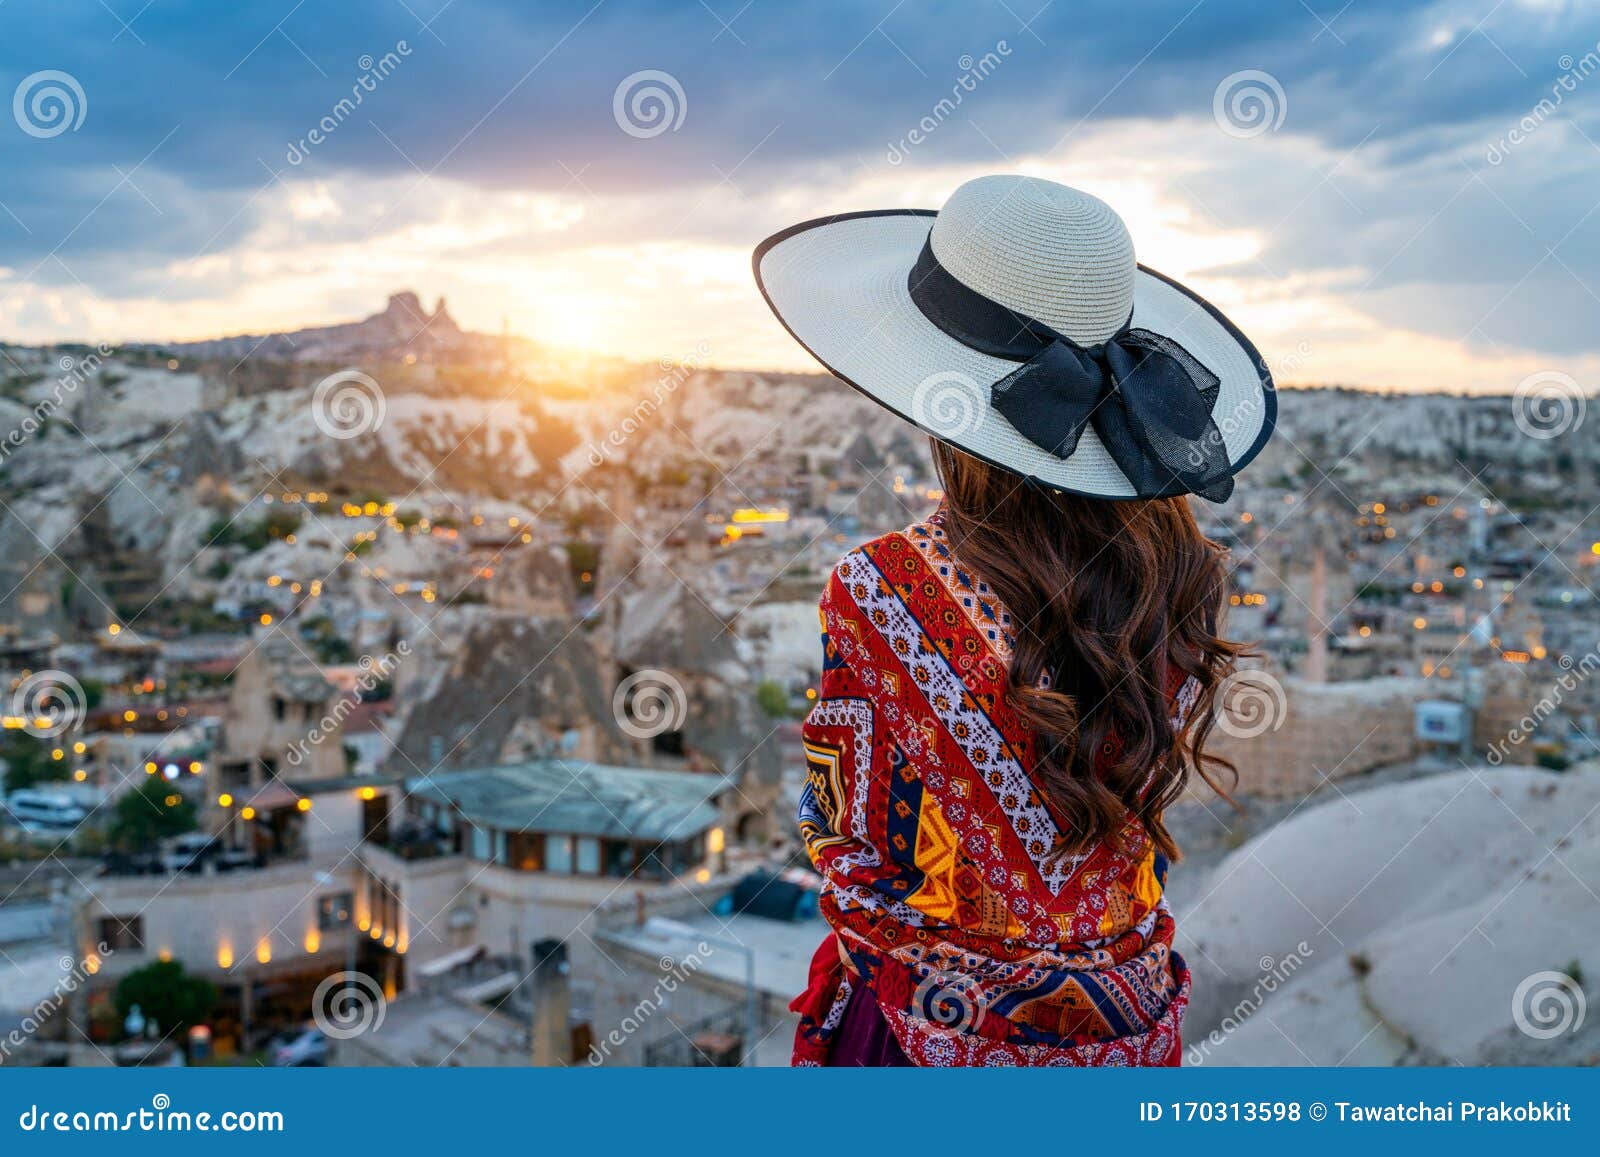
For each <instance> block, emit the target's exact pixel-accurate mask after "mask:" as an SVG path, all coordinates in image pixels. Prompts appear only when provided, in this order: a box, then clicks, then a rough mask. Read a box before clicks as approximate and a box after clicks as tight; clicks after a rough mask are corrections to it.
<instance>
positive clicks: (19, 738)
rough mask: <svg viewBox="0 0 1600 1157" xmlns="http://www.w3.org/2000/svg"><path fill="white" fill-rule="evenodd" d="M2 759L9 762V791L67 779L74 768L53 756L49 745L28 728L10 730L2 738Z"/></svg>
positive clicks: (7, 783) (7, 780)
mask: <svg viewBox="0 0 1600 1157" xmlns="http://www.w3.org/2000/svg"><path fill="white" fill-rule="evenodd" d="M0 759H4V760H5V761H6V777H5V788H6V790H7V791H21V790H22V789H23V788H29V787H33V786H34V785H36V784H41V783H54V782H57V781H59V780H63V779H66V778H67V775H68V774H69V772H70V770H71V769H70V768H69V767H68V766H67V762H66V760H64V759H52V758H50V747H49V745H48V744H47V743H45V742H44V741H43V740H42V739H38V738H36V737H35V736H32V735H29V734H28V733H27V732H26V731H12V732H8V733H6V735H5V738H4V740H3V741H0Z"/></svg>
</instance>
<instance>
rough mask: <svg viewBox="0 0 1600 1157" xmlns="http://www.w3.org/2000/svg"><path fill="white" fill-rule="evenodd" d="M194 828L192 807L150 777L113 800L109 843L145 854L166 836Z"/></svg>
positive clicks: (157, 778) (164, 783)
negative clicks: (144, 852)
mask: <svg viewBox="0 0 1600 1157" xmlns="http://www.w3.org/2000/svg"><path fill="white" fill-rule="evenodd" d="M195 825H196V819H195V806H194V804H193V803H192V802H191V801H190V800H188V799H187V798H185V797H184V795H183V793H182V792H180V791H179V790H178V789H177V787H175V786H174V785H173V784H170V783H168V782H167V781H166V780H165V779H164V778H162V777H161V776H159V775H154V776H150V777H149V778H148V779H146V780H145V781H144V782H143V783H142V784H140V785H139V786H138V787H137V788H135V789H134V790H133V791H130V792H128V793H127V794H126V795H124V796H123V797H122V798H121V799H119V800H117V803H116V807H115V808H113V809H112V813H111V842H112V844H113V845H115V846H116V847H118V848H120V849H122V850H123V851H127V852H137V851H147V850H149V849H151V848H153V847H155V846H156V844H158V843H160V842H161V841H162V840H164V839H166V838H167V837H168V836H179V835H182V834H183V833H184V832H192V831H194V829H195Z"/></svg>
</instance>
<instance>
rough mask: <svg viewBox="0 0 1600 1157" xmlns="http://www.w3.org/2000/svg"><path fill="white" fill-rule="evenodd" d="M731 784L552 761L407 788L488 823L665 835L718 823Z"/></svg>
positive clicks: (622, 835)
mask: <svg viewBox="0 0 1600 1157" xmlns="http://www.w3.org/2000/svg"><path fill="white" fill-rule="evenodd" d="M726 786H727V782H726V781H725V780H724V779H723V778H722V777H720V776H716V775H703V774H698V773H694V772H684V771H652V770H647V769H644V768H636V767H611V766H608V765H606V764H600V763H586V762H582V761H573V760H564V759H546V760H534V761H531V762H527V763H511V764H503V765H500V766H496V767H485V768H476V769H470V770H465V771H448V772H436V773H434V774H433V775H429V776H418V777H415V778H413V779H411V780H409V781H407V784H406V789H407V790H408V791H409V792H410V793H411V794H412V795H413V796H414V797H416V798H418V799H424V800H432V801H434V802H437V803H445V804H449V805H451V806H453V807H454V808H456V810H458V811H459V812H460V813H461V814H462V815H463V816H465V817H466V818H467V819H468V820H470V821H472V822H473V823H475V824H480V825H482V826H484V827H489V828H499V829H502V830H506V831H536V832H566V833H570V834H572V835H584V836H607V837H610V838H613V839H633V840H647V841H662V840H669V839H671V840H686V839H689V838H691V837H692V836H695V835H698V834H699V833H700V832H703V831H705V830H706V829H707V828H710V827H713V826H715V825H716V823H717V820H718V818H719V817H720V815H721V813H720V811H719V810H718V808H717V806H716V802H715V799H716V796H717V795H718V794H719V793H720V792H722V791H723V790H724V789H725V788H726Z"/></svg>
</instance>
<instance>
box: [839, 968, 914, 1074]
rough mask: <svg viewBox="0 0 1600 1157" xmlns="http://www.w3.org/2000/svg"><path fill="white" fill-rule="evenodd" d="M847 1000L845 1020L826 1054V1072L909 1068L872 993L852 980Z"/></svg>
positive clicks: (854, 979) (909, 1065) (908, 1063)
mask: <svg viewBox="0 0 1600 1157" xmlns="http://www.w3.org/2000/svg"><path fill="white" fill-rule="evenodd" d="M852 980H853V984H852V987H851V989H850V996H849V998H848V999H847V1000H846V1001H845V1006H844V1019H842V1020H841V1021H840V1022H839V1027H838V1028H837V1029H836V1030H834V1038H833V1047H832V1048H831V1049H829V1050H828V1067H829V1068H835V1069H837V1068H869V1069H886V1068H895V1069H898V1068H910V1067H912V1066H911V1061H910V1060H909V1059H908V1058H907V1057H906V1054H905V1053H904V1052H903V1051H902V1050H901V1048H900V1042H899V1041H897V1040H895V1038H894V1032H893V1030H892V1029H890V1028H889V1022H888V1021H886V1020H884V1019H883V1010H882V1009H880V1008H879V1007H878V999H877V997H875V996H873V995H872V989H871V988H870V987H868V986H867V985H866V984H864V983H862V982H861V980H860V979H858V978H852Z"/></svg>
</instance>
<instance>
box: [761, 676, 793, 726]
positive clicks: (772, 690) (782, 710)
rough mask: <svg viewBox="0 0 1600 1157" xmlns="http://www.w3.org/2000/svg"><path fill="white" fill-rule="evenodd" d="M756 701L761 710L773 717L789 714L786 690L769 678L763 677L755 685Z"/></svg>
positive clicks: (781, 717) (778, 717) (777, 717)
mask: <svg viewBox="0 0 1600 1157" xmlns="http://www.w3.org/2000/svg"><path fill="white" fill-rule="evenodd" d="M756 702H757V703H759V704H760V705H761V710H763V711H765V712H766V713H767V714H768V715H769V716H771V717H772V718H773V719H785V718H787V717H788V715H789V695H788V692H786V691H785V690H784V689H783V687H782V686H781V685H779V684H777V683H775V682H773V681H772V680H771V679H763V680H762V681H761V682H760V684H759V685H757V687H756Z"/></svg>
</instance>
